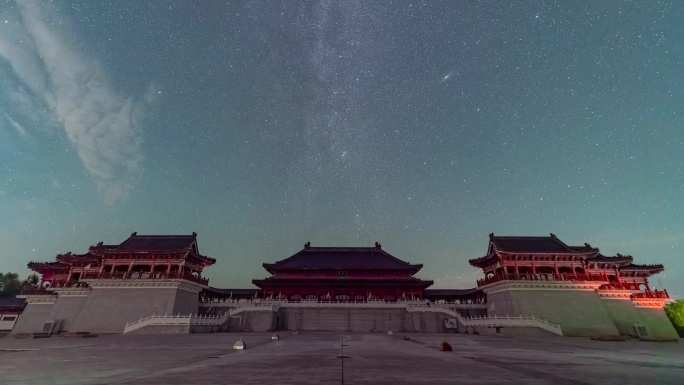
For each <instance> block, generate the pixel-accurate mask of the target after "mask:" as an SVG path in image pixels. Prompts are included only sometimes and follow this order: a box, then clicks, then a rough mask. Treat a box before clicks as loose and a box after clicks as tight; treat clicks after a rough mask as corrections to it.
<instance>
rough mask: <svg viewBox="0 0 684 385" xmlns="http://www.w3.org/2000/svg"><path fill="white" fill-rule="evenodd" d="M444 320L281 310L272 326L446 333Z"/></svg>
mask: <svg viewBox="0 0 684 385" xmlns="http://www.w3.org/2000/svg"><path fill="white" fill-rule="evenodd" d="M243 314H244V313H243ZM446 318H451V317H449V316H448V315H446V314H442V313H436V312H411V313H409V312H408V311H406V309H400V308H397V309H368V308H363V309H360V308H343V309H340V308H337V309H332V308H331V309H326V308H309V309H304V308H294V307H293V308H287V307H283V308H281V309H280V310H279V311H278V313H277V315H276V323H277V330H303V331H305V330H308V331H352V332H382V333H384V332H388V331H393V332H414V333H442V332H446V331H447V330H446V328H445V326H444V321H445V319H446ZM243 330H245V329H244V328H243ZM245 331H246V330H245Z"/></svg>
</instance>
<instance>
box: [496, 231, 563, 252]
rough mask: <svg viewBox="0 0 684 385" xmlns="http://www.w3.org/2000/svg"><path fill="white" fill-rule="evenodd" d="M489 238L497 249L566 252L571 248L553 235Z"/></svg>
mask: <svg viewBox="0 0 684 385" xmlns="http://www.w3.org/2000/svg"><path fill="white" fill-rule="evenodd" d="M490 240H491V242H492V243H493V244H494V247H496V249H497V250H498V251H509V252H512V251H515V252H527V253H545V252H548V253H554V252H555V253H568V252H573V251H577V250H573V249H572V248H570V247H569V246H567V245H566V244H565V243H563V242H561V241H560V240H559V239H558V238H556V236H555V235H553V234H551V236H549V237H502V236H495V235H493V234H492V235H490Z"/></svg>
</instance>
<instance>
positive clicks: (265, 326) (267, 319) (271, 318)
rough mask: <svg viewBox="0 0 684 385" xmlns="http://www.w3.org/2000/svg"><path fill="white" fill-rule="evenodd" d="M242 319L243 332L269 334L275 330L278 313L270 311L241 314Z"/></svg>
mask: <svg viewBox="0 0 684 385" xmlns="http://www.w3.org/2000/svg"><path fill="white" fill-rule="evenodd" d="M240 316H241V317H242V322H241V331H245V332H269V331H273V330H274V328H275V318H276V313H274V312H272V311H270V310H268V311H264V310H261V311H245V312H242V313H240Z"/></svg>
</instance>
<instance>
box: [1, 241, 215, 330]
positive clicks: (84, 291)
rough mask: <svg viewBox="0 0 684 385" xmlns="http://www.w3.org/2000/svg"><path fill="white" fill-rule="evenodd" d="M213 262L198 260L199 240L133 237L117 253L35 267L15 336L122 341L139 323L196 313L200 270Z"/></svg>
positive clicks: (94, 251)
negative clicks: (34, 283) (84, 335)
mask: <svg viewBox="0 0 684 385" xmlns="http://www.w3.org/2000/svg"><path fill="white" fill-rule="evenodd" d="M215 262H216V260H215V259H213V258H209V257H206V256H204V255H202V254H200V253H199V249H198V247H197V234H195V233H193V234H192V235H138V234H137V233H133V234H131V236H130V237H129V238H128V239H126V240H125V241H124V242H122V243H121V244H119V245H105V244H104V243H103V242H100V243H98V244H97V245H95V246H91V247H90V248H89V249H88V252H86V253H84V254H72V253H66V254H59V255H57V257H56V260H55V261H54V262H46V263H43V262H30V263H29V264H28V267H29V268H30V269H32V270H33V271H35V272H37V273H39V274H40V275H41V282H40V286H39V288H38V289H34V290H29V291H26V292H24V293H22V294H23V295H22V296H23V297H24V298H25V299H26V302H27V307H26V309H25V310H24V315H23V316H22V317H21V319H20V322H19V323H18V324H17V325H16V326H15V328H14V332H17V333H20V332H24V331H27V332H35V331H44V332H59V331H71V332H81V331H88V332H100V333H120V332H121V330H122V328H123V326H125V324H126V323H127V322H130V321H131V320H133V319H135V318H144V317H148V316H149V315H151V314H177V313H183V314H185V313H197V309H198V301H199V293H200V291H201V290H203V289H205V288H206V287H207V283H208V281H207V279H205V278H203V277H202V270H203V269H204V268H205V267H206V266H210V265H213V264H214V263H215Z"/></svg>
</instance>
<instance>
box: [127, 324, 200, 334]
mask: <svg viewBox="0 0 684 385" xmlns="http://www.w3.org/2000/svg"><path fill="white" fill-rule="evenodd" d="M188 333H190V325H150V326H146V327H144V328H142V329H138V330H134V331H132V332H129V333H127V334H126V335H128V334H188ZM207 333H208V332H207Z"/></svg>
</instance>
